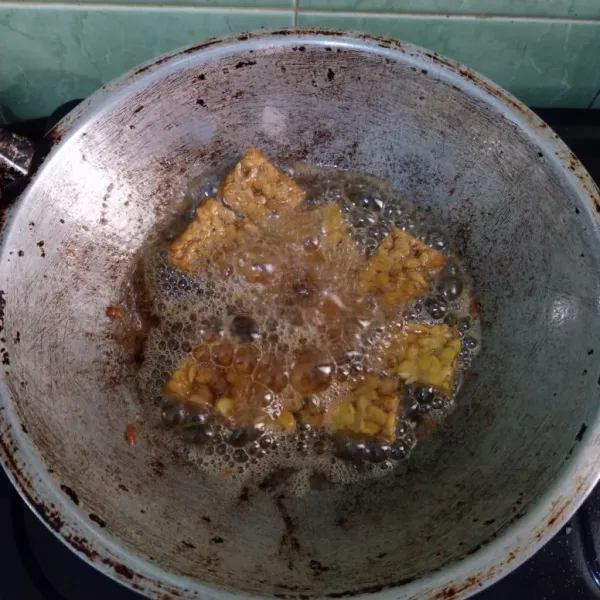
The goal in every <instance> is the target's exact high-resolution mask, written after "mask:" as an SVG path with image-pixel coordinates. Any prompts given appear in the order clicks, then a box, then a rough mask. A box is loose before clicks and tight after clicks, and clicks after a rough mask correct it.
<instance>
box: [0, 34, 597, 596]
mask: <svg viewBox="0 0 600 600" xmlns="http://www.w3.org/2000/svg"><path fill="white" fill-rule="evenodd" d="M300 43H302V44H304V45H313V46H323V47H325V46H330V47H332V48H336V47H341V48H345V49H353V50H359V51H362V52H368V53H371V54H377V55H379V56H381V57H382V58H391V59H392V60H396V61H400V62H404V63H413V64H415V65H418V66H419V67H425V66H427V69H428V70H429V71H430V72H431V73H432V74H433V75H441V76H443V78H444V79H446V80H450V81H452V82H453V83H455V84H456V85H458V86H459V87H460V89H461V91H463V92H468V93H470V94H472V95H475V96H478V97H479V98H481V99H483V100H484V101H485V102H487V103H488V104H489V105H491V106H492V107H493V108H494V109H495V110H497V111H498V112H500V113H501V114H503V115H504V116H505V117H506V118H508V119H509V120H510V121H512V122H513V123H515V124H516V125H518V126H519V127H520V128H521V129H522V130H524V131H525V133H526V134H527V135H528V136H529V137H530V138H531V139H532V140H533V141H534V142H535V143H536V144H538V145H539V146H540V147H541V148H542V149H543V150H544V155H545V156H546V157H547V158H548V160H549V161H551V162H552V163H553V167H554V168H555V169H560V170H561V171H562V172H563V174H564V175H565V177H566V178H567V180H568V182H569V184H570V185H571V186H572V188H573V189H574V191H576V192H577V195H578V196H579V199H580V200H581V203H582V205H583V206H586V207H587V209H588V211H589V213H590V215H592V217H593V219H594V220H595V222H596V225H597V227H596V235H597V236H598V234H599V228H598V226H600V218H599V213H600V193H599V191H598V188H597V187H596V185H595V183H594V182H593V180H592V179H591V177H590V176H589V174H588V173H587V171H586V170H585V169H584V168H583V166H582V165H581V163H580V162H579V160H578V159H577V158H576V157H575V156H574V155H573V153H572V152H571V151H570V150H569V149H568V148H567V147H566V145H565V144H564V143H563V142H562V141H561V140H560V139H559V138H558V136H557V135H556V134H555V133H554V132H553V131H552V130H551V129H550V128H549V127H548V126H547V125H546V124H545V123H544V122H543V121H542V120H541V119H540V118H539V117H537V116H536V115H535V114H534V113H533V112H532V111H530V110H529V109H528V108H527V107H525V106H524V105H523V104H522V103H521V102H520V101H519V100H517V99H516V98H514V97H513V96H512V95H511V94H509V93H508V92H506V91H505V90H503V89H502V88H500V87H499V86H497V85H496V84H494V83H492V82H490V81H489V80H488V79H486V78H485V77H483V76H482V75H480V74H478V73H476V72H474V71H472V70H470V69H468V68H467V67H465V66H464V65H462V64H460V63H458V62H456V61H454V60H451V59H448V58H445V57H443V56H440V55H438V54H436V53H434V52H431V51H429V50H426V49H424V48H421V47H418V46H415V45H413V44H408V43H405V42H401V41H396V40H392V39H389V38H384V37H378V36H372V35H367V34H360V33H356V34H355V33H349V32H340V31H333V30H327V29H304V30H302V29H299V30H280V31H265V32H260V33H257V34H242V35H234V36H228V37H225V38H219V39H212V40H208V41H206V42H204V43H202V44H200V45H192V46H188V47H186V48H183V49H181V50H178V51H176V52H173V53H168V54H165V55H163V56H159V57H157V58H155V59H152V60H151V61H149V62H147V63H145V64H143V65H140V66H138V67H135V68H134V69H132V70H130V71H129V72H128V73H126V74H125V75H123V76H121V77H120V78H118V79H116V80H113V81H112V82H110V83H109V84H107V85H106V86H104V87H103V88H101V89H100V90H98V91H97V92H95V93H94V94H92V95H91V96H90V97H89V98H88V99H87V100H85V101H84V102H82V103H81V104H80V105H79V106H78V107H77V108H76V109H75V110H74V111H73V112H72V113H69V114H68V115H67V116H66V117H65V118H64V119H63V120H62V121H61V122H60V123H59V124H58V125H57V126H56V127H55V128H54V129H53V130H52V131H51V132H50V134H49V135H48V139H49V140H50V141H51V143H52V144H53V147H52V150H51V152H50V154H49V156H48V157H47V159H46V161H45V163H44V165H43V166H42V169H43V168H44V166H45V165H47V163H48V161H49V160H51V159H52V157H53V156H54V155H55V154H56V153H57V152H58V150H59V148H61V147H62V146H64V145H65V144H68V143H69V140H70V139H72V138H73V137H74V136H75V134H76V133H77V131H78V129H79V128H81V127H82V126H85V124H86V123H87V121H88V120H89V119H93V118H94V116H95V115H96V114H97V113H98V112H99V111H100V109H103V108H106V107H107V106H109V105H110V104H112V103H116V102H117V101H118V100H119V99H120V98H121V97H122V96H123V95H129V93H130V92H131V89H132V86H134V85H135V84H136V83H141V82H144V83H147V82H148V79H151V78H160V76H161V75H162V74H164V73H166V72H168V71H169V70H170V69H173V68H174V67H176V66H177V65H178V64H180V61H192V60H198V57H199V56H203V57H204V60H212V59H215V58H218V57H220V56H223V55H227V54H231V53H236V54H239V53H243V52H247V51H248V50H250V49H256V48H257V47H263V46H264V45H275V46H279V47H282V48H283V47H288V46H293V45H295V44H300ZM42 169H40V170H42ZM36 181H37V178H34V179H33V181H32V183H31V185H30V186H29V187H28V189H27V190H26V191H25V192H24V193H23V197H24V196H25V195H26V194H28V193H30V192H31V189H32V188H33V187H34V186H35V185H36ZM17 211H18V207H17ZM7 227H8V225H7ZM598 245H599V250H600V236H599V239H598ZM12 404H13V401H12V399H11V398H10V394H9V393H8V389H7V387H6V385H5V384H4V382H0V432H2V433H1V434H0V463H1V464H2V466H3V467H4V469H5V471H6V473H7V475H8V477H9V479H10V480H11V483H12V484H13V485H14V487H15V488H16V489H17V491H18V492H19V494H20V496H21V497H22V499H23V500H24V501H25V503H26V504H27V505H28V506H29V507H30V508H31V509H32V511H33V512H34V513H35V514H36V515H37V516H38V517H39V518H40V520H41V521H42V522H43V523H44V524H45V525H46V526H47V527H48V529H49V530H50V531H52V532H53V533H54V534H55V535H56V537H57V538H58V539H59V540H61V541H62V542H63V543H65V545H67V546H68V547H69V548H70V549H71V550H73V551H75V552H76V553H77V554H78V555H79V556H80V558H83V559H84V560H85V561H86V562H87V563H88V564H90V565H91V566H93V567H95V568H96V569H98V570H100V571H101V572H103V573H104V574H106V575H108V576H109V577H111V578H112V579H114V580H116V581H118V582H119V583H121V584H123V585H125V586H126V587H128V588H130V589H131V590H133V591H136V592H138V593H142V594H145V595H147V596H148V597H150V598H157V599H162V600H166V599H168V598H170V596H169V594H173V595H176V596H178V597H185V598H199V597H201V598H215V599H217V598H219V599H225V598H226V599H229V598H231V599H233V598H252V597H256V596H252V595H249V594H246V593H244V592H235V593H232V592H229V591H227V590H222V589H218V588H214V587H212V586H208V585H206V584H203V583H202V582H200V581H198V580H192V579H190V578H187V577H183V576H179V575H175V574H173V573H171V572H169V571H166V570H164V569H162V568H161V567H159V566H156V565H154V564H152V563H150V562H149V561H147V560H145V559H142V558H140V557H139V556H137V555H135V554H134V553H132V552H130V551H128V550H126V549H125V548H124V547H122V546H120V545H119V542H118V538H113V537H111V536H109V535H108V534H106V533H104V532H103V531H102V530H101V529H100V528H99V527H98V526H97V525H96V524H95V523H93V522H90V521H89V520H88V519H87V518H86V516H85V514H83V511H82V510H80V509H79V508H78V507H76V506H75V505H74V504H73V503H72V502H70V501H69V499H68V498H67V496H66V495H65V494H64V493H63V492H61V491H60V482H58V481H56V480H55V479H53V478H52V475H51V474H50V473H49V472H48V471H47V469H46V468H45V467H44V464H43V462H42V460H41V459H40V458H39V457H38V456H37V454H36V452H35V450H34V448H33V445H32V444H31V443H30V442H29V440H28V439H27V435H26V434H25V433H24V432H23V430H22V428H21V427H20V424H19V421H18V417H17V415H16V412H15V411H14V408H13V407H12V406H11V405H12ZM599 462H600V415H596V418H595V421H594V423H593V424H588V429H587V432H586V436H585V441H582V442H581V443H579V444H578V447H577V448H576V450H575V452H574V453H573V455H572V457H571V458H570V460H569V461H567V462H565V464H564V466H563V467H562V468H561V470H560V471H559V472H558V473H557V476H556V477H555V479H554V480H553V481H552V483H551V484H550V485H549V486H548V488H547V490H546V491H545V492H544V494H543V495H542V496H541V497H540V498H538V499H537V500H536V501H535V502H534V503H532V504H531V505H530V506H528V507H525V508H524V509H523V511H522V513H520V514H517V515H516V517H515V519H514V520H513V521H512V522H511V523H509V524H505V525H503V526H502V528H501V529H500V530H499V531H498V532H497V533H496V534H495V535H494V536H493V537H492V538H491V539H489V540H487V541H486V542H484V543H483V544H482V545H481V546H480V547H479V548H478V549H477V550H476V551H474V552H473V553H471V554H470V555H467V556H465V557H463V558H462V559H460V560H458V561H456V562H453V563H451V564H448V565H446V566H444V567H442V568H440V569H439V570H437V571H434V572H431V573H428V574H426V575H425V576H423V577H421V578H419V579H416V580H413V581H411V582H408V583H405V584H399V585H398V586H394V585H393V584H392V585H390V586H389V587H386V588H385V589H382V590H380V591H377V592H376V593H375V594H374V593H358V594H356V595H353V597H355V598H360V600H367V599H368V598H372V597H373V595H378V596H379V597H380V598H382V599H386V600H387V599H390V600H391V599H392V598H395V599H398V600H400V599H405V600H426V599H429V600H440V599H441V598H444V599H446V600H450V599H456V600H458V599H460V598H467V597H469V596H471V595H473V594H475V593H476V592H478V591H481V590H482V589H484V588H486V587H488V586H489V585H491V584H492V583H494V582H495V581H497V580H499V579H500V578H502V577H504V576H505V575H507V574H508V573H510V572H511V571H513V570H514V569H515V568H517V567H518V566H519V565H521V564H522V563H523V562H525V561H526V560H527V559H528V558H529V557H531V556H532V555H533V554H534V553H535V552H536V551H537V550H538V549H539V548H540V547H541V546H542V545H544V544H545V543H546V542H547V541H548V540H549V539H550V538H551V537H552V536H553V535H554V534H555V533H556V532H557V531H558V530H559V529H560V528H561V527H562V526H563V525H564V524H565V522H566V521H567V520H568V519H569V518H570V517H571V516H572V515H573V513H574V512H575V511H576V510H577V509H578V508H579V507H580V505H581V504H582V503H583V501H584V500H585V498H586V497H587V495H588V494H589V493H590V492H591V491H592V489H593V488H594V487H595V485H596V484H597V483H598V480H599V479H600V468H599V467H597V466H596V465H597V464H598V463H599ZM349 595H350V594H349Z"/></svg>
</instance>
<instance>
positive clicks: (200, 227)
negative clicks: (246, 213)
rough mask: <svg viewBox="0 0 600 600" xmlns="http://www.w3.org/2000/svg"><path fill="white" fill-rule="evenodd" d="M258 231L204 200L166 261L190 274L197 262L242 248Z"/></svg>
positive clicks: (171, 247) (215, 202)
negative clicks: (216, 253) (215, 254)
mask: <svg viewBox="0 0 600 600" xmlns="http://www.w3.org/2000/svg"><path fill="white" fill-rule="evenodd" d="M257 231H258V229H257V228H256V226H255V225H253V224H252V223H250V222H247V221H244V220H242V219H238V218H237V217H236V215H235V213H234V212H233V211H231V210H229V209H228V208H226V207H225V206H223V205H222V204H221V203H220V202H219V201H218V200H215V199H214V198H207V199H206V200H205V201H204V202H203V203H202V204H201V205H200V206H199V207H198V209H197V210H196V218H195V219H194V220H193V221H192V222H191V223H190V224H189V225H188V227H187V229H186V230H185V231H184V232H183V233H182V234H181V235H180V236H179V238H178V239H177V240H176V241H175V242H174V243H173V244H171V246H170V247H169V260H170V261H171V263H172V264H173V265H174V266H176V267H177V268H178V269H181V270H182V271H188V272H189V271H193V270H194V267H195V266H196V265H197V263H198V261H200V260H202V259H206V258H209V257H211V258H212V255H213V253H214V252H215V251H217V250H220V251H228V250H232V249H234V248H237V247H239V246H240V245H243V244H244V243H245V242H246V241H247V240H248V239H249V238H250V237H251V236H252V235H253V234H255V233H257Z"/></svg>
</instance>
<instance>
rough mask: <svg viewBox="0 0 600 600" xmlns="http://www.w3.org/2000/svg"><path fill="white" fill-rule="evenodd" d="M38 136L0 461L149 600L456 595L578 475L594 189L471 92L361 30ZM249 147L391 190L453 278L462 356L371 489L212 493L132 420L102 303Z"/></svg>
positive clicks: (501, 109)
mask: <svg viewBox="0 0 600 600" xmlns="http://www.w3.org/2000/svg"><path fill="white" fill-rule="evenodd" d="M46 142H47V150H49V154H48V156H47V158H46V159H45V161H44V162H43V164H42V165H41V166H40V167H39V168H38V169H37V172H35V175H34V176H33V179H32V181H31V183H30V185H29V186H28V187H27V189H26V190H25V191H24V192H23V193H22V194H21V197H20V199H19V200H18V202H17V203H16V204H15V205H14V206H13V207H12V208H10V209H7V214H6V220H5V225H4V229H3V233H2V240H1V242H2V246H1V256H0V290H2V291H1V292H0V295H1V298H2V302H1V309H2V315H1V316H2V322H3V332H2V336H3V337H2V342H1V344H2V346H1V348H0V353H1V356H2V359H3V369H2V383H1V388H0V392H1V399H0V442H1V448H2V450H1V451H0V459H1V462H2V464H3V466H4V468H5V469H6V470H7V472H8V474H9V476H10V477H11V479H12V481H13V483H14V484H15V486H16V487H17V488H18V489H19V490H20V492H21V494H22V495H23V497H24V498H25V500H26V501H27V502H28V504H29V505H30V506H31V508H32V509H33V510H34V511H35V512H36V513H37V514H38V515H39V516H40V518H42V519H43V520H44V521H45V523H47V525H48V527H50V528H51V529H52V530H53V531H55V532H56V534H57V535H58V536H59V537H60V539H62V540H63V541H64V542H65V544H67V545H68V546H70V547H71V548H72V549H73V551H74V552H77V553H78V554H79V555H80V556H82V557H83V558H85V559H86V560H87V561H88V562H90V563H91V564H93V565H95V566H96V567H97V568H98V569H100V570H101V571H103V572H105V573H106V574H108V575H109V576H111V577H114V578H115V579H117V580H119V581H121V582H122V583H124V584H125V585H127V586H129V587H131V588H133V589H136V590H138V591H140V592H141V593H143V594H146V595H147V596H149V597H151V598H160V599H162V600H167V599H169V598H180V597H181V598H203V599H209V598H215V599H216V598H219V599H222V598H233V597H248V596H272V595H275V596H278V597H299V598H308V597H324V596H329V597H343V596H367V595H371V594H378V595H379V596H380V597H382V598H397V599H412V600H417V599H419V600H422V599H434V598H435V599H442V598H444V599H449V598H465V597H467V596H468V595H470V594H472V593H474V592H476V591H478V590H479V589H481V588H482V587H484V586H486V585H489V584H490V583H491V582H493V581H494V580H496V579H498V578H499V577H501V576H503V575H504V574H506V573H507V572H508V571H510V570H511V569H513V568H514V567H516V566H517V565H518V564H519V563H521V562H522V561H524V560H525V559H526V558H527V557H528V556H530V555H531V554H532V553H533V552H534V551H535V550H536V549H537V548H539V547H540V545H541V544H543V543H544V542H545V541H546V540H547V539H548V538H549V537H550V536H551V535H552V534H553V533H554V532H556V531H557V529H558V528H559V527H560V526H561V525H562V524H563V523H564V522H565V520H566V519H567V518H568V517H569V516H570V515H571V514H572V513H573V512H574V511H575V510H576V508H577V507H578V506H579V504H580V503H581V502H582V501H583V499H584V498H585V496H586V494H587V493H588V492H589V491H590V490H591V489H592V488H593V486H594V485H595V484H596V482H597V480H598V474H599V472H600V470H599V467H598V464H599V461H600V440H599V437H598V436H599V432H600V426H599V423H598V392H599V379H598V376H599V375H600V372H599V369H598V366H597V356H598V355H599V353H600V342H599V340H600V319H599V311H600V283H599V282H600V280H599V278H598V273H599V272H600V264H599V263H600V237H599V230H598V213H599V212H600V198H599V196H598V190H597V189H596V188H595V186H594V184H593V183H592V181H591V180H590V178H589V176H588V175H587V174H586V172H585V171H584V169H583V168H582V167H581V165H580V164H579V162H578V161H577V160H576V158H575V157H574V156H573V155H572V154H571V153H570V152H569V150H567V148H566V147H565V146H564V145H563V144H562V142H561V141H560V140H559V139H557V137H556V135H555V134H554V133H553V132H552V131H551V130H550V129H549V128H548V127H547V126H546V125H545V124H544V123H543V122H542V121H540V120H539V119H538V118H536V117H535V116H534V115H533V114H532V113H531V112H530V111H529V110H527V109H526V108H525V107H524V106H523V105H522V104H520V103H519V102H518V101H517V100H515V99H514V98H513V97H512V96H510V95H509V94H507V93H506V92H504V91H503V90H501V89H499V88H498V87H496V86H495V85H493V84H492V83H490V82H489V81H487V80H486V79H484V78H483V77H481V76H479V75H477V74H475V73H473V72H472V71H470V70H469V69H467V68H465V67H463V66H461V65H458V64H456V63H454V62H453V61H450V60H448V59H446V58H443V57H440V56H438V55H436V54H434V53H430V52H427V51H425V50H422V49H419V48H416V47H414V46H411V45H408V44H404V43H401V42H394V41H391V40H383V39H378V38H372V37H369V36H363V35H351V34H342V33H336V32H322V31H297V32H290V31H282V32H272V33H262V34H260V35H244V36H239V37H237V38H231V39H227V40H222V41H210V42H207V43H205V44H202V45H200V46H196V47H192V48H187V49H185V50H182V51H179V52H176V53H174V54H172V55H169V56H164V57H162V58H160V59H157V60H155V61H153V62H152V63H149V64H146V65H144V66H141V67H139V68H137V69H135V70H133V71H132V72H130V73H128V74H127V75H125V76H124V77H122V78H121V79H119V80H117V81H116V82H113V83H111V84H109V85H108V86H106V87H105V88H103V89H102V90H100V91H99V92H97V93H96V94H94V95H93V96H92V97H91V98H90V99H88V100H87V101H85V102H84V103H83V104H82V105H80V106H79V107H78V108H76V109H75V110H74V111H73V112H72V113H71V114H69V115H68V116H67V117H66V118H65V119H63V120H62V122H61V123H60V124H59V125H58V126H57V127H55V128H54V129H53V130H52V131H51V133H50V134H49V136H48V137H47V139H46ZM252 145H254V146H257V147H259V148H260V149H261V150H263V151H264V152H265V153H266V154H267V155H268V156H271V157H273V158H275V159H277V160H283V159H300V160H306V161H308V162H311V163H318V164H325V165H335V166H338V167H341V168H347V169H352V170H354V171H365V172H369V173H373V174H375V175H378V176H380V177H383V178H385V179H388V180H390V181H391V182H392V183H393V184H394V186H395V187H396V188H397V189H398V190H399V191H400V193H402V194H403V195H404V196H405V197H408V198H410V199H412V200H413V201H414V202H415V203H416V204H417V205H419V206H420V207H421V209H422V210H424V211H426V212H427V213H429V214H431V215H432V218H434V219H435V220H437V221H438V222H439V223H440V224H441V226H442V227H443V229H444V230H445V231H447V232H448V234H449V237H450V239H451V240H452V243H453V244H454V246H455V247H456V249H457V250H458V251H459V252H460V253H461V254H462V255H463V256H464V258H465V261H466V263H467V264H468V266H469V268H470V271H471V272H472V274H473V277H474V280H475V290H476V294H477V295H478V297H479V299H480V301H481V307H482V323H483V340H484V348H483V351H482V353H481V355H480V357H479V358H478V360H477V361H476V363H475V365H474V367H473V373H472V374H471V376H469V377H467V379H466V380H465V382H464V386H463V388H462V391H461V394H460V396H459V401H458V408H457V410H456V411H455V412H454V413H453V414H452V416H451V417H450V419H449V420H448V421H447V422H446V423H445V425H444V427H443V428H442V429H441V430H440V431H439V432H438V433H437V434H436V435H435V436H434V437H433V438H432V439H431V440H430V441H428V442H426V443H422V444H420V445H419V446H417V448H416V450H415V452H414V454H413V455H412V457H411V458H410V460H408V461H406V463H405V464H403V465H402V466H401V468H400V469H399V470H398V472H397V473H396V474H395V475H394V476H390V477H388V478H384V479H381V480H378V481H376V482H370V483H369V484H368V485H367V484H363V485H359V484H356V485H353V486H350V487H349V488H346V489H344V490H343V491H336V490H332V489H324V490H312V491H311V492H309V493H308V494H306V495H304V496H299V497H298V496H293V495H290V494H288V493H287V490H286V486H285V481H280V482H274V483H273V485H270V486H262V487H260V486H257V485H254V484H253V483H248V484H247V485H245V486H244V487H243V488H239V489H232V486H233V484H229V483H227V482H223V481H215V480H214V479H211V478H210V477H208V476H206V475H203V474H202V473H201V472H200V471H199V470H198V469H196V468H195V467H193V466H192V465H191V464H189V463H187V462H186V461H185V460H182V458H181V457H180V456H179V455H177V454H174V453H173V452H170V451H169V450H168V449H167V447H166V446H165V445H162V444H161V441H160V440H161V438H160V435H158V434H157V432H156V430H154V429H152V424H149V423H147V422H145V420H144V419H140V418H139V415H140V414H145V413H144V410H145V408H144V407H145V404H144V402H147V401H148V399H144V398H139V395H138V394H137V391H136V388H135V385H134V384H133V381H132V377H131V368H132V367H131V364H130V361H129V360H128V357H127V355H126V354H124V351H123V349H122V347H121V346H120V345H119V344H118V343H117V342H116V341H115V339H114V336H112V335H111V327H112V323H111V321H110V319H108V318H107V316H106V309H107V307H108V306H109V305H111V304H113V303H114V302H116V301H117V300H118V296H119V294H120V291H121V290H122V288H123V285H124V283H125V282H126V281H127V280H128V278H129V277H130V275H131V271H132V269H133V267H134V264H135V261H136V260H137V256H138V254H139V252H140V249H141V248H142V247H143V246H144V243H145V241H146V239H147V238H148V236H149V235H151V232H152V231H153V230H154V229H155V228H156V226H157V224H159V223H161V222H163V221H164V220H166V219H169V218H172V216H173V215H174V214H176V213H177V212H178V211H179V210H181V207H182V206H183V202H184V193H185V190H186V186H187V184H188V182H189V181H190V180H192V179H193V178H194V177H197V176H201V175H202V174H203V173H207V172H213V171H214V170H215V169H223V168H224V167H226V166H229V165H231V164H233V162H234V161H235V160H236V159H237V158H238V157H239V156H240V154H241V153H242V152H243V151H244V150H245V149H246V148H247V147H249V146H252ZM34 162H35V161H34ZM33 170H35V169H34V168H32V171H33ZM157 412H158V411H157ZM127 424H136V426H137V427H138V439H137V443H136V444H134V445H131V446H130V445H128V444H127V443H126V442H125V440H124V430H125V427H126V425H127Z"/></svg>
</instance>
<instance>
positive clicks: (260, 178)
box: [220, 148, 305, 223]
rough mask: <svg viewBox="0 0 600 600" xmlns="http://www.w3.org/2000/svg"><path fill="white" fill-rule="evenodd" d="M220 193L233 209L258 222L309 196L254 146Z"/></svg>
mask: <svg viewBox="0 0 600 600" xmlns="http://www.w3.org/2000/svg"><path fill="white" fill-rule="evenodd" d="M220 194H221V197H222V198H223V200H224V201H225V202H226V203H227V204H228V205H229V206H231V208H233V210H235V211H237V212H238V213H240V214H242V215H244V216H246V217H248V218H250V219H252V220H253V221H255V222H256V223H264V222H265V221H266V220H267V219H269V218H270V217H271V216H273V215H278V214H281V213H283V212H285V211H288V210H293V209H294V208H296V207H297V206H298V205H299V204H300V203H301V202H303V201H304V197H305V192H304V190H303V189H302V188H301V187H300V186H299V185H298V184H296V183H295V182H294V181H293V180H292V179H291V178H290V177H288V176H287V175H284V174H283V173H281V171H278V170H277V169H276V168H275V166H274V165H273V164H271V163H270V162H269V161H268V160H267V158H266V156H265V155H264V154H262V153H261V152H259V151H258V150H257V149H256V148H250V149H249V150H248V151H247V152H246V154H244V156H242V159H241V160H240V162H238V164H237V165H236V166H235V167H234V168H233V170H232V171H231V172H230V173H229V175H227V177H225V179H224V180H223V183H222V184H221V188H220Z"/></svg>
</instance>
